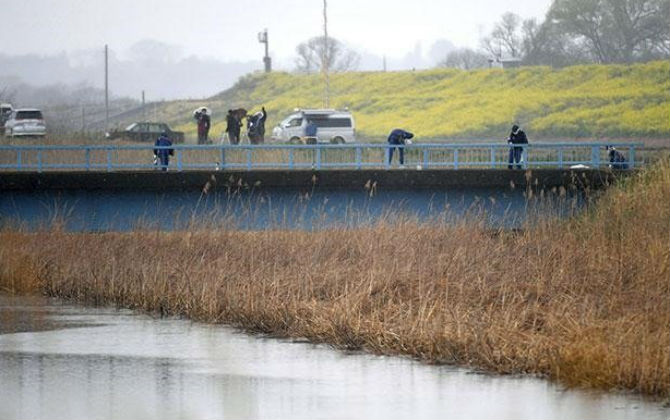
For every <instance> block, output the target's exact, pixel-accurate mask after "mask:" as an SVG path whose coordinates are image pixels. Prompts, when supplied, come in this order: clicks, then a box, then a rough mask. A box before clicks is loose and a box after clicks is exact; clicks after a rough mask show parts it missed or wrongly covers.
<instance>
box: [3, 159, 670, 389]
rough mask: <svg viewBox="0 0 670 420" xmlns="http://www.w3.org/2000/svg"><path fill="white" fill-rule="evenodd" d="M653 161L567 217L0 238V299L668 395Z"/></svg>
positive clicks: (668, 319)
mask: <svg viewBox="0 0 670 420" xmlns="http://www.w3.org/2000/svg"><path fill="white" fill-rule="evenodd" d="M669 187H670V164H669V160H668V159H664V160H662V161H661V162H660V163H658V164H656V165H655V166H653V167H651V168H649V169H646V170H645V171H644V172H641V173H640V174H637V175H635V176H632V177H631V178H629V179H627V180H625V181H623V182H621V183H620V184H619V185H617V186H615V187H612V188H610V190H609V191H607V193H606V194H605V195H604V196H603V197H602V198H601V199H600V200H599V202H598V203H597V205H595V206H592V207H590V208H589V209H588V210H587V211H585V212H584V214H582V215H581V216H579V217H576V218H573V219H571V220H567V221H557V220H548V221H546V222H544V223H536V224H534V225H533V226H532V227H529V228H528V229H526V230H523V231H520V232H509V231H504V230H501V231H498V232H494V233H492V232H491V231H490V230H489V229H486V228H485V226H484V224H478V223H474V222H472V221H467V222H462V223H460V224H441V225H438V226H435V225H428V224H422V223H418V222H416V221H411V220H402V219H397V220H394V221H393V222H392V223H391V222H385V221H381V222H379V223H378V224H376V225H373V226H368V227H361V228H356V229H328V230H323V231H317V232H304V231H291V230H267V231H260V232H244V231H235V230H227V229H225V228H219V229H214V230H204V229H203V230H188V231H179V232H160V231H151V230H138V231H134V232H130V233H104V234H86V233H84V234H82V233H68V232H65V231H63V230H62V229H58V228H52V229H50V230H46V231H42V232H22V231H15V230H8V229H5V230H4V231H2V232H0V239H1V240H0V262H1V264H0V290H4V291H8V292H15V293H26V292H29V291H35V292H42V293H46V294H49V295H53V296H60V297H63V298H68V299H74V300H77V301H80V302H86V303H91V304H100V305H102V304H116V305H118V306H124V307H130V308H135V309H140V310H144V311H149V312H156V313H160V314H161V315H176V316H184V317H188V318H191V319H194V320H198V321H205V322H225V323H230V324H233V325H237V326H240V327H242V328H245V329H247V330H250V331H256V332H262V333H267V334H271V335H275V336H284V337H305V338H307V339H309V340H312V341H314V342H324V343H329V344H331V345H333V346H336V347H338V348H346V349H363V350H366V351H370V352H375V353H384V354H400V355H409V356H412V357H416V358H418V359H421V360H424V361H428V362H434V363H456V364H461V365H467V366H471V367H475V368H479V369H485V370H488V371H494V372H500V373H530V374H538V375H542V376H546V377H550V378H553V379H555V380H558V381H560V382H561V383H563V384H566V385H569V386H580V387H595V388H601V389H615V388H616V389H626V390H632V391H635V392H639V393H642V394H648V395H654V396H659V397H668V396H669V395H670V367H669V366H670V355H669V348H668V343H669V342H670V332H669V329H668V326H669V325H670V311H669V309H670V297H669V296H670V294H669V293H668V292H669V290H668V289H669V285H668V276H669V266H670V250H669V243H668V239H669V237H670V231H669V230H670V229H669V224H668V220H670V196H669V195H670V188H669Z"/></svg>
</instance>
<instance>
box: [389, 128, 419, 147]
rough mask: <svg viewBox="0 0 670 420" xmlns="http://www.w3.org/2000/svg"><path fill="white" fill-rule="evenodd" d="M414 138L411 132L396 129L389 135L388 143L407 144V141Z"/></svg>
mask: <svg viewBox="0 0 670 420" xmlns="http://www.w3.org/2000/svg"><path fill="white" fill-rule="evenodd" d="M412 137H414V134H412V133H410V132H409V131H405V130H401V129H399V128H396V129H395V130H393V131H391V134H389V138H388V142H389V144H405V140H407V139H411V138H412Z"/></svg>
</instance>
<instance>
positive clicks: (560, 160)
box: [558, 146, 563, 169]
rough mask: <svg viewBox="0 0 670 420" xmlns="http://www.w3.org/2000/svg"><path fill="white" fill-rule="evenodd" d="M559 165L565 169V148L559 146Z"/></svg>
mask: <svg viewBox="0 0 670 420" xmlns="http://www.w3.org/2000/svg"><path fill="white" fill-rule="evenodd" d="M558 167H559V168H561V169H563V148H562V147H561V146H559V147H558Z"/></svg>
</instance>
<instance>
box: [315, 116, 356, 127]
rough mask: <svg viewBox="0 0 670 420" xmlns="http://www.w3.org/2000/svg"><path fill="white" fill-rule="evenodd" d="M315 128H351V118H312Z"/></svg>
mask: <svg viewBox="0 0 670 420" xmlns="http://www.w3.org/2000/svg"><path fill="white" fill-rule="evenodd" d="M312 121H314V123H315V124H316V126H317V127H319V128H322V127H351V118H314V119H313V120H312Z"/></svg>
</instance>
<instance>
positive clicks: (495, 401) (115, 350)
mask: <svg viewBox="0 0 670 420" xmlns="http://www.w3.org/2000/svg"><path fill="white" fill-rule="evenodd" d="M17 308H18V309H17ZM15 310H18V311H23V312H31V311H34V312H35V313H36V314H37V313H40V314H41V315H39V317H40V319H43V320H45V322H48V323H50V325H51V326H52V327H53V326H54V325H67V326H69V328H62V329H53V328H51V329H49V330H46V329H44V330H40V328H36V330H35V331H32V332H29V331H27V328H12V327H7V326H4V327H3V331H6V333H4V334H0V372H2V375H0V389H1V390H2V392H0V418H3V419H19V418H54V419H60V418H63V419H64V418H67V419H79V418H82V419H83V418H86V419H96V418H99V419H116V418H147V419H151V418H161V419H172V418H198V419H201V418H236V419H238V418H292V419H298V418H324V419H325V418H368V419H376V418H380V419H381V418H383V419H396V418H398V419H400V418H417V419H419V418H440V419H442V418H469V419H477V418H497V419H504V418H514V419H519V418H533V419H542V418H551V419H562V418H566V419H568V418H569V419H573V418H589V419H598V418H603V419H604V418H607V419H628V418H645V419H656V418H658V419H661V418H667V417H668V416H669V415H670V410H669V409H667V408H663V407H662V406H661V405H660V404H657V403H653V402H649V401H643V400H641V399H639V398H634V397H631V396H624V395H615V394H601V393H587V392H578V391H574V390H563V389H561V388H560V387H557V386H555V385H552V384H550V383H548V382H546V381H544V380H541V379H534V378H523V377H521V378H515V377H508V376H506V377H500V376H489V375H480V374H472V373H471V372H469V371H466V370H462V369H456V368H453V367H445V366H428V365H424V364H420V363H417V362H414V361H411V360H407V359H404V358H394V357H377V356H370V355H364V354H346V353H343V352H339V351H333V350H331V349H329V348H327V347H325V346H317V345H311V344H305V343H296V342H289V341H285V340H276V339H269V338H263V337H254V336H249V335H246V334H243V333H240V332H237V331H235V330H233V329H230V328H227V327H222V326H214V325H201V324H195V323H191V322H188V321H183V320H155V319H151V318H149V317H146V316H140V315H135V314H133V313H131V312H129V311H116V310H112V309H108V308H103V309H95V308H82V307H76V306H70V305H62V304H61V303H59V302H58V301H47V300H35V299H32V300H30V299H23V298H20V299H10V298H6V297H5V298H2V297H0V314H4V315H3V316H2V318H0V319H2V322H3V324H5V323H14V322H18V323H22V322H24V321H23V320H25V319H26V318H27V317H29V316H25V315H24V316H22V317H14V318H11V317H7V316H6V314H7V313H9V312H12V311H15ZM29 324H30V323H29ZM34 324H35V323H33V324H30V325H34ZM11 331H23V332H11ZM7 332H9V333H7Z"/></svg>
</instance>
